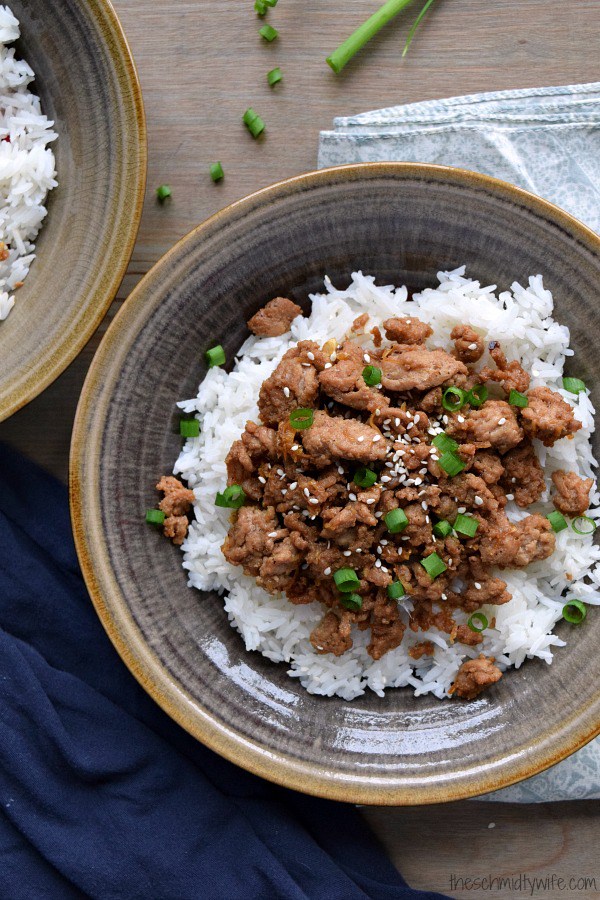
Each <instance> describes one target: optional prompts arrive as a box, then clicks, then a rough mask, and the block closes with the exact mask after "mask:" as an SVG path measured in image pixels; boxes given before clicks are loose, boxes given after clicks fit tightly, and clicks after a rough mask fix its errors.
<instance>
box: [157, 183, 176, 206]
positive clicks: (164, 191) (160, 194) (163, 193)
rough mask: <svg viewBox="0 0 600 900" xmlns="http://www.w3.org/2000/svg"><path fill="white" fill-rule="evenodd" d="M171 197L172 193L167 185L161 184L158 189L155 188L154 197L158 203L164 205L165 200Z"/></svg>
mask: <svg viewBox="0 0 600 900" xmlns="http://www.w3.org/2000/svg"><path fill="white" fill-rule="evenodd" d="M172 196H173V191H172V190H171V188H170V187H169V185H168V184H161V185H160V187H157V188H156V197H157V199H158V202H159V203H164V202H165V200H168V199H169V197H172Z"/></svg>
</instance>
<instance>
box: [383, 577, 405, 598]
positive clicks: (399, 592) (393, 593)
mask: <svg viewBox="0 0 600 900" xmlns="http://www.w3.org/2000/svg"><path fill="white" fill-rule="evenodd" d="M405 593H406V591H405V590H404V585H403V584H402V582H401V581H392V583H391V584H388V586H387V595H388V597H389V598H390V600H399V599H400V597H404V594H405Z"/></svg>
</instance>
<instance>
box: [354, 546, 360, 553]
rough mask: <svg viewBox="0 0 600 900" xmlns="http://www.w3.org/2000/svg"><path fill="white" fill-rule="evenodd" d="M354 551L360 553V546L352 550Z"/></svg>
mask: <svg viewBox="0 0 600 900" xmlns="http://www.w3.org/2000/svg"><path fill="white" fill-rule="evenodd" d="M354 552H355V553H362V547H357V548H356V549H355V551H354Z"/></svg>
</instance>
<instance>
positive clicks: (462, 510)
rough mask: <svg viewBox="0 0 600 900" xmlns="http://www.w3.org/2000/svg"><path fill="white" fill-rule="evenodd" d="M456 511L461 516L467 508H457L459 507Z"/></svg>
mask: <svg viewBox="0 0 600 900" xmlns="http://www.w3.org/2000/svg"><path fill="white" fill-rule="evenodd" d="M458 511H459V513H460V514H461V515H462V514H463V513H466V511H467V507H466V506H459V507H458Z"/></svg>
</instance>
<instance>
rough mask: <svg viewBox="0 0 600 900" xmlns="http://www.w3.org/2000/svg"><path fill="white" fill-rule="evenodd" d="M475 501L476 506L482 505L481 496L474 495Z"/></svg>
mask: <svg viewBox="0 0 600 900" xmlns="http://www.w3.org/2000/svg"><path fill="white" fill-rule="evenodd" d="M475 503H476V504H477V506H483V500H482V498H481V497H477V496H476V497H475Z"/></svg>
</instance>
